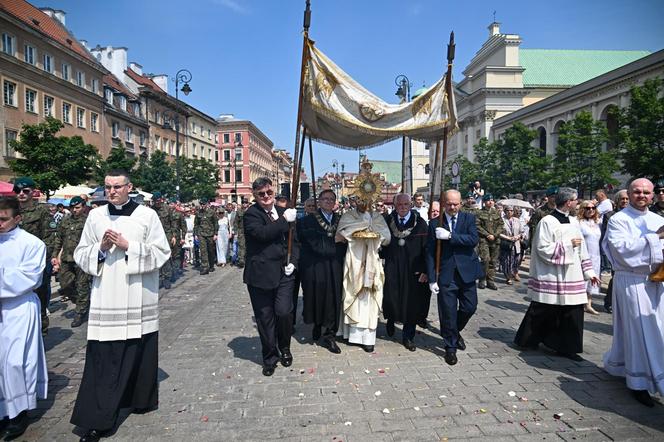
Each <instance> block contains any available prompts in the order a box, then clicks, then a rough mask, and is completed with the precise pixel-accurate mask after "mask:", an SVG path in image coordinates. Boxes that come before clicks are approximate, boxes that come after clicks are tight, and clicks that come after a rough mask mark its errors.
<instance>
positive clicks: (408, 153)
mask: <svg viewBox="0 0 664 442" xmlns="http://www.w3.org/2000/svg"><path fill="white" fill-rule="evenodd" d="M394 84H396V85H397V86H398V88H397V92H396V93H395V94H394V95H396V96H397V97H399V99H400V100H401V103H407V102H409V101H410V86H411V83H410V80H409V79H408V77H406V76H405V75H403V74H400V75H397V77H396V78H395V79H394ZM406 140H407V142H406ZM401 142H402V151H403V153H402V157H403V159H402V163H401V191H402V192H405V193H411V194H412V193H413V152H412V148H411V144H410V138H407V137H403V138H402V141H401ZM409 170H410V179H409V180H408V181H409V187H410V189H407V188H406V176H408V171H409Z"/></svg>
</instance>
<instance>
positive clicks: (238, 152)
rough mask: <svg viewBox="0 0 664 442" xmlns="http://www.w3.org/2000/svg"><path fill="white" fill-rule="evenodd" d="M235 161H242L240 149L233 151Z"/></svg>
mask: <svg viewBox="0 0 664 442" xmlns="http://www.w3.org/2000/svg"><path fill="white" fill-rule="evenodd" d="M235 161H242V150H241V149H237V150H236V151H235Z"/></svg>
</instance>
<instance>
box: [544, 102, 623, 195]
mask: <svg viewBox="0 0 664 442" xmlns="http://www.w3.org/2000/svg"><path fill="white" fill-rule="evenodd" d="M607 141H608V132H607V130H606V127H605V125H604V123H602V122H601V121H595V120H593V117H592V114H591V113H590V112H588V111H582V112H579V113H578V114H577V115H576V116H575V117H574V119H573V120H571V121H568V122H567V123H565V124H563V125H562V127H561V128H560V133H559V136H558V149H557V151H556V161H555V165H554V174H555V176H556V179H558V180H559V182H560V183H561V184H567V185H570V186H571V187H574V188H576V189H577V191H578V192H579V195H581V196H583V195H585V194H587V193H590V192H592V191H593V190H595V189H597V188H601V187H604V185H605V184H617V183H618V181H617V180H616V179H614V178H613V177H612V175H613V173H614V172H617V171H618V169H619V165H618V162H617V161H616V158H615V155H614V153H613V152H612V151H607V152H604V151H602V147H603V146H604V143H606V142H607Z"/></svg>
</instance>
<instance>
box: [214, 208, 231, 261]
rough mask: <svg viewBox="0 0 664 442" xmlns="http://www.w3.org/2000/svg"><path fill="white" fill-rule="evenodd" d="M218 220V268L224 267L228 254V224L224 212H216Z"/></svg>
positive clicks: (221, 210) (220, 210)
mask: <svg viewBox="0 0 664 442" xmlns="http://www.w3.org/2000/svg"><path fill="white" fill-rule="evenodd" d="M217 215H218V216H219V220H218V221H217V223H218V224H219V230H218V231H217V265H218V266H220V267H225V266H226V255H227V254H228V236H229V234H230V224H229V222H228V217H227V216H226V211H224V210H223V209H219V211H218V212H217Z"/></svg>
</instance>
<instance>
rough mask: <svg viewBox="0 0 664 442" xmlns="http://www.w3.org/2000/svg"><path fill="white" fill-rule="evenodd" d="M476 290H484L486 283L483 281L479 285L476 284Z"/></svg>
mask: <svg viewBox="0 0 664 442" xmlns="http://www.w3.org/2000/svg"><path fill="white" fill-rule="evenodd" d="M477 288H478V289H485V288H486V282H485V281H480V283H479V284H477Z"/></svg>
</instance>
